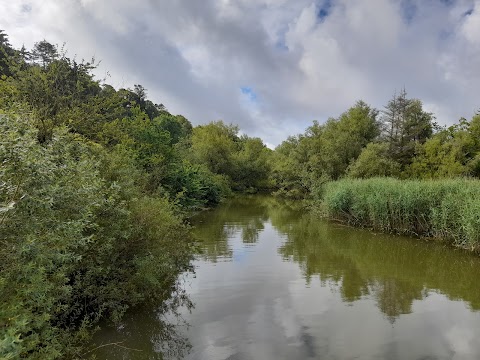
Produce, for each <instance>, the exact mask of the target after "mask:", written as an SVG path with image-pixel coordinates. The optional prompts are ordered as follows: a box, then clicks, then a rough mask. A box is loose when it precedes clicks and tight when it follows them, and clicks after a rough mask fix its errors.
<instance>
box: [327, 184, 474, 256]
mask: <svg viewBox="0 0 480 360" xmlns="http://www.w3.org/2000/svg"><path fill="white" fill-rule="evenodd" d="M321 204H322V205H321V206H322V207H323V210H324V211H325V213H326V215H327V216H328V217H329V218H332V219H336V220H340V221H342V222H346V223H348V224H350V225H353V226H360V227H368V228H371V229H374V230H376V231H381V232H387V233H396V234H402V235H410V236H418V237H433V238H439V239H442V240H445V241H448V242H449V243H451V244H453V245H455V246H458V247H461V248H467V249H470V250H475V251H478V250H479V249H480V181H478V180H471V179H448V180H447V179H446V180H397V179H392V178H372V179H343V180H339V181H335V182H329V183H327V184H325V185H324V189H323V191H322V199H321Z"/></svg>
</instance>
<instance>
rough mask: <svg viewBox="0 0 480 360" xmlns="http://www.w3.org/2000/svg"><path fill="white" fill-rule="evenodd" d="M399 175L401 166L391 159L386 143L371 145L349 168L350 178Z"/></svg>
mask: <svg viewBox="0 0 480 360" xmlns="http://www.w3.org/2000/svg"><path fill="white" fill-rule="evenodd" d="M399 175H400V164H399V163H397V162H395V160H392V159H391V158H390V157H389V145H388V144H387V143H385V142H381V143H373V142H372V143H369V144H368V145H367V146H366V147H365V148H364V149H363V150H362V152H361V153H360V155H359V156H358V158H357V160H355V162H353V163H352V164H350V166H349V168H348V176H349V177H353V178H370V177H376V176H392V177H397V176H399Z"/></svg>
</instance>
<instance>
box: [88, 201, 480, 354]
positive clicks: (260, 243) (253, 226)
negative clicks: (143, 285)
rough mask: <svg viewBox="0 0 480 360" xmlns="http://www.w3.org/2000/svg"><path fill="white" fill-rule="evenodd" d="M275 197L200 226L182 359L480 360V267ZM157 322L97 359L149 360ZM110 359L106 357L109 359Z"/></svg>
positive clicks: (151, 319) (470, 259)
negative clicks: (341, 222)
mask: <svg viewBox="0 0 480 360" xmlns="http://www.w3.org/2000/svg"><path fill="white" fill-rule="evenodd" d="M291 205H292V204H288V203H284V202H283V203H282V202H279V201H276V200H275V199H273V198H271V197H260V196H253V197H242V198H238V199H234V200H231V201H229V202H228V203H226V204H224V205H222V206H221V207H219V208H218V209H216V210H214V211H211V212H206V213H203V214H201V215H199V216H198V217H197V218H196V219H195V225H196V229H195V234H196V237H197V238H198V239H199V241H200V247H201V249H202V253H201V254H200V255H199V256H198V258H197V260H196V262H195V267H196V274H195V276H187V277H186V284H187V290H188V293H189V294H190V297H191V300H192V301H193V302H194V303H195V308H194V309H193V310H192V311H191V313H190V312H188V311H186V310H185V311H183V318H184V319H185V320H186V321H187V322H188V323H189V324H190V325H191V326H190V327H189V328H188V329H187V328H184V327H182V328H180V331H181V332H183V334H185V336H186V337H187V338H188V339H189V341H190V343H191V345H192V349H191V352H190V354H189V355H187V356H186V359H205V360H207V359H208V360H226V359H229V360H234V359H235V360H241V359H479V358H480V341H479V339H480V312H479V311H478V310H479V309H480V286H479V284H480V259H479V258H477V257H475V256H472V255H470V254H466V253H464V252H461V251H456V250H453V249H450V248H445V247H443V246H441V245H439V244H434V243H426V242H423V241H419V240H412V239H408V238H402V237H393V236H386V235H382V234H374V233H371V232H369V231H363V230H357V229H352V228H348V227H344V226H341V225H338V224H332V223H328V222H324V221H321V220H318V218H316V217H314V216H311V215H309V214H308V213H306V212H305V211H302V210H301V209H295V207H294V206H293V207H292V206H291ZM159 327H160V325H159V321H158V318H157V316H156V315H155V314H154V313H153V312H151V311H146V310H145V311H138V312H137V313H134V314H131V315H130V317H129V319H128V320H127V321H126V322H125V325H124V326H123V327H122V328H121V329H119V330H118V331H113V330H111V331H103V332H101V333H100V334H99V336H98V338H97V341H98V342H99V343H108V342H115V341H122V343H121V346H126V347H130V348H134V349H136V350H138V351H134V350H125V349H123V348H119V347H117V346H115V347H112V346H108V347H105V348H104V349H105V350H104V351H103V352H100V351H99V352H98V358H99V359H103V358H105V359H114V358H124V359H150V358H155V355H156V354H157V355H158V353H156V351H158V349H159V343H160V340H159V338H160V337H161V336H159V333H160V330H159ZM107 349H108V350H107Z"/></svg>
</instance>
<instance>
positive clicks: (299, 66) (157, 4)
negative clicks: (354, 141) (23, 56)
mask: <svg viewBox="0 0 480 360" xmlns="http://www.w3.org/2000/svg"><path fill="white" fill-rule="evenodd" d="M0 29H3V30H5V31H6V32H7V34H8V35H9V38H10V42H11V43H12V45H14V46H15V47H20V46H21V45H22V44H25V46H26V47H27V48H31V47H32V45H33V44H34V42H36V41H40V40H43V39H46V40H48V41H50V42H52V43H54V44H59V45H61V44H63V43H66V48H67V49H69V55H70V56H73V55H75V54H76V55H77V58H79V59H81V58H86V59H89V58H91V57H92V56H95V58H96V59H97V60H101V66H100V67H99V69H98V70H97V74H98V75H99V77H104V76H105V75H106V74H107V72H108V74H109V77H108V78H107V82H108V83H111V84H112V85H114V86H115V87H132V88H133V85H134V84H142V85H144V86H145V87H146V88H147V90H148V97H149V98H150V99H151V100H152V101H154V102H157V103H163V104H164V105H165V106H166V107H167V109H168V110H169V111H170V112H172V113H175V114H183V115H185V116H186V117H187V118H188V119H189V120H190V121H191V122H192V123H193V124H194V125H197V124H201V123H206V122H209V121H212V120H219V119H222V120H224V121H226V122H228V123H235V124H238V125H239V126H240V127H241V129H242V130H243V132H245V133H247V134H248V135H251V136H259V137H261V138H262V139H264V141H265V142H266V143H267V144H269V145H270V146H273V145H277V144H279V143H280V142H281V141H283V140H284V139H285V138H286V137H287V136H289V135H294V134H297V133H300V132H303V131H304V130H305V128H306V127H307V126H309V125H310V124H311V123H312V120H314V119H315V120H318V121H320V122H324V121H325V120H326V119H328V118H329V117H337V116H338V115H339V114H340V113H341V112H343V111H345V110H347V109H348V108H349V107H350V106H352V105H353V104H354V103H355V102H356V101H357V100H360V99H362V100H364V101H366V102H367V103H368V104H370V105H372V106H374V107H377V108H379V109H381V108H383V106H384V105H385V104H386V102H387V101H388V100H389V99H390V98H391V97H392V95H393V93H394V92H395V91H396V90H397V91H398V90H400V89H401V88H403V87H404V86H405V88H406V90H407V93H408V95H409V97H415V98H419V99H421V100H422V101H423V103H424V105H425V108H426V109H427V110H429V111H432V112H433V113H434V114H435V116H436V117H437V121H438V122H439V123H441V124H452V123H454V122H456V121H457V120H458V119H459V118H460V117H462V116H463V117H466V118H468V119H469V118H471V116H472V115H473V114H474V112H475V110H478V109H479V108H480V0H318V1H312V0H136V1H132V0H37V1H33V0H13V1H12V0H0Z"/></svg>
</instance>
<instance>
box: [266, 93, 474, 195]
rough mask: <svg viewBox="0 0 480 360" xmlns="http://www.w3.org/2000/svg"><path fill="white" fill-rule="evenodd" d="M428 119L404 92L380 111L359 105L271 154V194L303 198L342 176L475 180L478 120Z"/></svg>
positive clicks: (280, 146)
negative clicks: (274, 191)
mask: <svg viewBox="0 0 480 360" xmlns="http://www.w3.org/2000/svg"><path fill="white" fill-rule="evenodd" d="M434 120H435V117H434V116H433V114H432V113H429V112H427V111H425V110H424V109H423V105H422V102H421V101H420V100H418V99H411V98H408V96H407V93H406V91H405V90H402V91H401V92H400V93H399V94H395V95H394V96H393V97H392V99H391V100H390V101H389V102H388V103H387V105H386V106H385V107H384V109H383V110H381V111H379V110H376V109H373V108H372V107H370V106H369V105H367V104H366V103H365V102H363V101H359V102H357V103H356V104H355V105H354V106H352V107H351V108H350V109H348V110H347V111H346V112H344V113H343V114H341V115H340V116H339V117H338V118H332V119H329V120H328V121H327V122H326V123H325V124H319V123H317V122H314V124H313V125H312V126H310V127H309V128H308V129H307V130H306V131H305V133H304V134H301V135H297V136H291V137H289V138H288V139H287V140H286V141H284V142H283V143H282V144H280V145H279V146H278V147H277V148H276V149H275V151H274V154H273V161H272V173H271V176H272V180H273V182H274V184H275V186H276V188H277V193H278V194H280V195H285V196H290V197H295V198H303V197H305V196H308V195H309V194H311V193H312V192H315V191H321V188H322V185H323V184H324V183H326V182H328V181H332V180H338V179H340V178H345V177H347V178H371V177H378V176H387V177H394V178H399V179H438V178H454V177H473V178H478V177H479V176H480V163H479V161H480V115H479V114H478V113H477V114H476V115H474V116H473V118H472V119H471V120H470V121H467V120H466V119H463V118H462V119H460V121H459V122H458V123H457V124H455V125H452V126H450V127H441V126H439V125H438V124H437V123H436V122H435V121H434Z"/></svg>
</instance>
